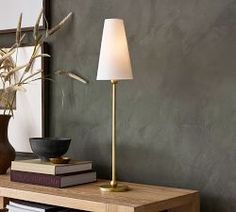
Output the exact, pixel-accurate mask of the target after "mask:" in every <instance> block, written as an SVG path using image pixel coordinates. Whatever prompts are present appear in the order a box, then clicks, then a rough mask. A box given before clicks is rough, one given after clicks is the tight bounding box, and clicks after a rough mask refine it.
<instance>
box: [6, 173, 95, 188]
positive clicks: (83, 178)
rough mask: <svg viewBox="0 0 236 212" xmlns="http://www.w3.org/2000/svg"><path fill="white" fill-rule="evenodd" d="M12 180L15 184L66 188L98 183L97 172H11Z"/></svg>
mask: <svg viewBox="0 0 236 212" xmlns="http://www.w3.org/2000/svg"><path fill="white" fill-rule="evenodd" d="M10 179H11V181H13V182H21V183H28V184H34V185H42V186H50V187H57V188H65V187H69V186H75V185H80V184H85V183H91V182H95V181H96V172H94V171H89V172H79V173H74V174H64V175H55V176H54V175H50V174H40V173H33V172H22V171H15V170H11V172H10Z"/></svg>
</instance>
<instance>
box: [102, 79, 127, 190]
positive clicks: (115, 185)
mask: <svg viewBox="0 0 236 212" xmlns="http://www.w3.org/2000/svg"><path fill="white" fill-rule="evenodd" d="M111 83H112V180H111V182H110V184H106V185H101V186H100V189H101V191H114V192H115V191H116V192H120V191H128V189H129V188H128V186H126V185H120V184H118V183H117V181H116V85H117V83H118V81H116V80H111Z"/></svg>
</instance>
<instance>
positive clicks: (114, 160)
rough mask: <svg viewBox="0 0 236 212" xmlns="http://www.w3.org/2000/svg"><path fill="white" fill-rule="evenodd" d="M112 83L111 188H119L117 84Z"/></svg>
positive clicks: (115, 82) (113, 81)
mask: <svg viewBox="0 0 236 212" xmlns="http://www.w3.org/2000/svg"><path fill="white" fill-rule="evenodd" d="M111 83H112V181H111V182H110V184H111V186H112V187H113V188H114V187H116V186H117V182H116V84H117V83H118V82H117V81H115V80H112V81H111Z"/></svg>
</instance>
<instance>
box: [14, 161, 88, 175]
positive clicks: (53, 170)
mask: <svg viewBox="0 0 236 212" xmlns="http://www.w3.org/2000/svg"><path fill="white" fill-rule="evenodd" d="M91 169H92V162H91V161H71V162H70V163H68V164H52V163H50V162H42V161H41V160H40V159H33V160H19V161H12V164H11V170H15V171H23V172H34V173H41V174H50V175H60V174H68V173H74V172H80V171H87V170H91Z"/></svg>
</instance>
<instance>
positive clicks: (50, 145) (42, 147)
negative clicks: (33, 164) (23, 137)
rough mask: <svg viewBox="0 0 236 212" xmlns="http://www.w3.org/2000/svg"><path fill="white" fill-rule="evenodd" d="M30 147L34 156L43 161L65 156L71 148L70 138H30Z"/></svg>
mask: <svg viewBox="0 0 236 212" xmlns="http://www.w3.org/2000/svg"><path fill="white" fill-rule="evenodd" d="M29 140H30V146H31V149H32V151H33V153H34V154H36V155H37V156H38V157H39V158H40V159H41V160H42V161H48V160H49V158H58V157H61V156H62V155H64V154H65V153H66V152H67V151H68V149H69V146H70V142H71V139H70V138H30V139H29Z"/></svg>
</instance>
